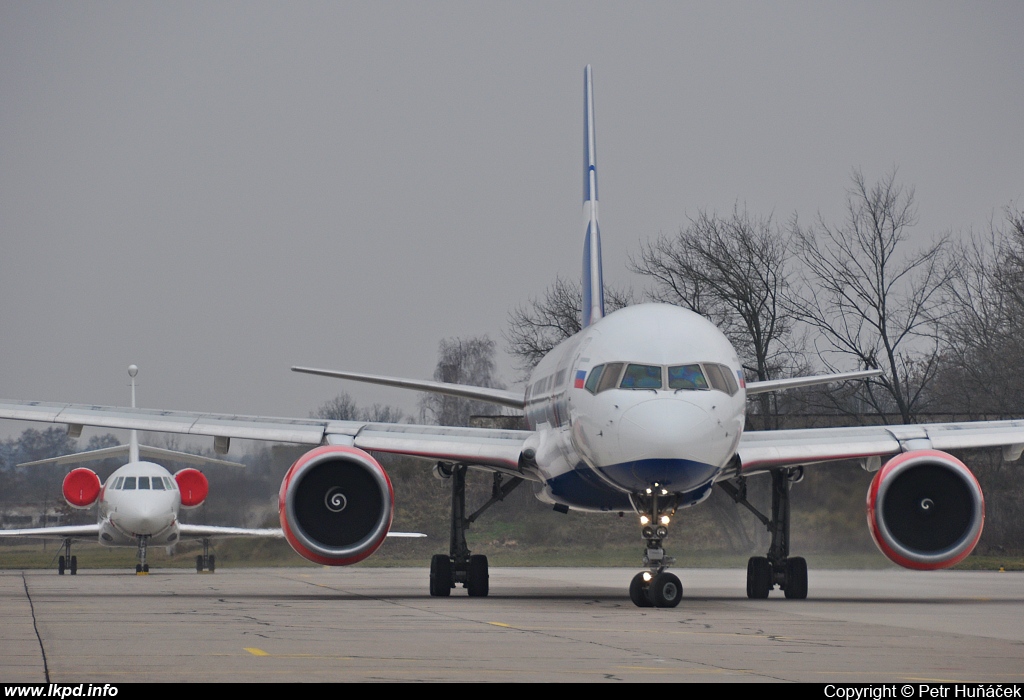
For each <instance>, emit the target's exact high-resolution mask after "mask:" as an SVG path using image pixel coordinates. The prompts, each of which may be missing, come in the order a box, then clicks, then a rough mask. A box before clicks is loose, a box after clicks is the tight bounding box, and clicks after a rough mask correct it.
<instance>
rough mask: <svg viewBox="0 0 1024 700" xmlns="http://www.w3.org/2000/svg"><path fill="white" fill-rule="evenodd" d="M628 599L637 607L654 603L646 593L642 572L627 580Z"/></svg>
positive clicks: (645, 582) (649, 605)
mask: <svg viewBox="0 0 1024 700" xmlns="http://www.w3.org/2000/svg"><path fill="white" fill-rule="evenodd" d="M629 599H630V600H632V601H633V605H635V606H637V607H638V608H649V607H651V606H653V605H654V603H652V602H651V598H650V596H649V595H648V593H647V581H645V580H644V575H643V572H641V573H639V574H637V575H636V576H634V577H633V580H632V581H630V582H629Z"/></svg>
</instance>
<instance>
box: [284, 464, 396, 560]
mask: <svg viewBox="0 0 1024 700" xmlns="http://www.w3.org/2000/svg"><path fill="white" fill-rule="evenodd" d="M394 505H395V494H394V491H393V489H392V488H391V480H390V479H389V478H388V475H387V473H386V472H385V471H384V469H383V467H381V466H380V464H378V463H377V460H375V459H374V458H373V457H371V456H370V455H368V454H367V453H366V452H363V451H362V450H360V449H357V448H354V447H346V446H343V445H328V446H325V447H318V448H316V449H314V450H310V451H309V452H307V453H306V454H304V455H302V457H300V458H299V459H298V460H297V461H296V462H295V464H293V465H292V467H291V469H289V470H288V473H287V474H286V475H285V477H284V481H282V482H281V492H280V494H279V502H278V508H279V512H280V515H281V529H282V530H284V536H285V538H286V539H287V540H288V543H289V544H290V545H291V546H292V549H294V550H295V551H296V552H298V553H299V554H300V555H302V556H303V557H305V558H306V559H309V560H310V561H314V562H317V563H318V564H326V565H328V566H345V565H348V564H354V563H356V562H357V561H361V560H363V559H365V558H366V557H368V556H370V555H371V554H373V553H374V552H375V551H376V550H377V548H378V547H380V545H381V543H382V542H383V541H384V538H385V537H387V534H388V530H390V529H391V519H392V517H393V515H394Z"/></svg>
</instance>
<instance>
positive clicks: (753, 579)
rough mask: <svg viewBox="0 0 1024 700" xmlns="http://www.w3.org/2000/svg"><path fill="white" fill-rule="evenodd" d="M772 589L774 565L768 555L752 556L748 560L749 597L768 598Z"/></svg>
mask: <svg viewBox="0 0 1024 700" xmlns="http://www.w3.org/2000/svg"><path fill="white" fill-rule="evenodd" d="M771 590H772V567H771V564H769V563H768V557H750V559H749V560H748V561H747V597H748V598H767V597H768V593H769V592H770V591H771Z"/></svg>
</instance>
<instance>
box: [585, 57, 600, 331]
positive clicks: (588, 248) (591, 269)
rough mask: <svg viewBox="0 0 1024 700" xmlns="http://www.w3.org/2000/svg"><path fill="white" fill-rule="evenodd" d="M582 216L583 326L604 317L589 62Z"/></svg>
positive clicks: (592, 89)
mask: <svg viewBox="0 0 1024 700" xmlns="http://www.w3.org/2000/svg"><path fill="white" fill-rule="evenodd" d="M583 216H584V218H585V219H586V221H587V238H586V242H585V243H584V245H583V309H582V311H583V327H584V328H586V327H587V326H589V325H590V324H592V323H594V322H595V321H597V320H599V319H601V318H603V317H604V275H603V273H602V272H601V232H600V230H599V229H598V226H597V147H596V141H595V138H594V81H593V77H592V75H591V70H590V66H589V65H588V66H587V67H586V69H584V71H583Z"/></svg>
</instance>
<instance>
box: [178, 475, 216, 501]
mask: <svg viewBox="0 0 1024 700" xmlns="http://www.w3.org/2000/svg"><path fill="white" fill-rule="evenodd" d="M174 480H175V481H176V482H177V483H178V491H180V492H181V507H182V508H195V507H196V506H200V505H202V504H203V501H205V500H206V497H207V495H209V493H210V482H209V481H207V480H206V475H205V474H203V473H202V472H201V471H199V470H198V469H191V468H189V469H182V470H181V471H179V472H175V473H174Z"/></svg>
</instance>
